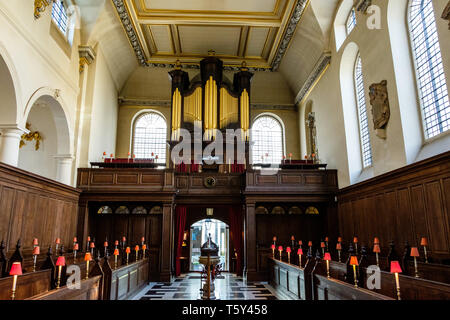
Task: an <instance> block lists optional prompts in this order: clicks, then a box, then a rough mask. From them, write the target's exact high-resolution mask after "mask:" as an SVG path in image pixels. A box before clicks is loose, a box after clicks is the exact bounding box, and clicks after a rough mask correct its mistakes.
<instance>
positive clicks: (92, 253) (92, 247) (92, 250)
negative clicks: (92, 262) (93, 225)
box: [89, 241, 95, 256]
mask: <svg viewBox="0 0 450 320" xmlns="http://www.w3.org/2000/svg"><path fill="white" fill-rule="evenodd" d="M89 248H91V255H92V256H93V255H94V248H95V243H94V241H92V242H91V244H90V245H89Z"/></svg>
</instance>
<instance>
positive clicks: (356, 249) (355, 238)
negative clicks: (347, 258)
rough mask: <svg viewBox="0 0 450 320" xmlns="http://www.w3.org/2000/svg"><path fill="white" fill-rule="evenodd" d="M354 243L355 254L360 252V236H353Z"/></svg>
mask: <svg viewBox="0 0 450 320" xmlns="http://www.w3.org/2000/svg"><path fill="white" fill-rule="evenodd" d="M353 243H354V244H355V254H358V237H353Z"/></svg>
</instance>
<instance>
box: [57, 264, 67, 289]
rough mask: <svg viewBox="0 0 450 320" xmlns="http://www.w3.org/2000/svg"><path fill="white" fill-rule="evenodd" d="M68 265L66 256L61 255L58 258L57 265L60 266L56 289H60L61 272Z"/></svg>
mask: <svg viewBox="0 0 450 320" xmlns="http://www.w3.org/2000/svg"><path fill="white" fill-rule="evenodd" d="M65 265H66V258H64V256H59V257H58V260H56V266H57V267H58V281H57V282H56V289H59V286H60V284H61V273H62V268H63V267H64V266H65Z"/></svg>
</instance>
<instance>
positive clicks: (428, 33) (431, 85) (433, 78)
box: [408, 0, 450, 139]
mask: <svg viewBox="0 0 450 320" xmlns="http://www.w3.org/2000/svg"><path fill="white" fill-rule="evenodd" d="M408 10H409V12H408V21H409V33H410V37H411V46H412V52H413V57H414V64H415V69H416V84H417V88H418V92H419V97H420V105H421V112H422V120H423V125H424V131H425V138H426V139H429V138H432V137H434V136H437V135H439V134H441V133H443V132H445V131H447V130H448V129H450V105H449V98H448V91H447V83H446V79H445V74H444V68H443V64H442V55H441V49H440V45H439V39H438V34H437V28H436V20H435V17H434V9H433V3H432V0H411V1H410V2H409V8H408Z"/></svg>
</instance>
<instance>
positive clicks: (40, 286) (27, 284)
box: [0, 269, 52, 300]
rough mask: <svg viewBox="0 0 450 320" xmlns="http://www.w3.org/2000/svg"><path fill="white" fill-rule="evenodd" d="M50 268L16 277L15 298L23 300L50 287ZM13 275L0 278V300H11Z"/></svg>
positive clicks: (48, 289)
mask: <svg viewBox="0 0 450 320" xmlns="http://www.w3.org/2000/svg"><path fill="white" fill-rule="evenodd" d="M51 273H52V270H51V269H47V270H41V271H36V272H32V273H26V274H24V275H22V276H20V277H18V279H17V290H16V300H24V299H27V298H30V297H33V296H35V295H38V294H41V293H45V292H48V291H50V290H51V289H52V281H51V280H52V275H51ZM12 284H13V277H6V278H1V279H0V300H11V293H12V292H11V289H12Z"/></svg>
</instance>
